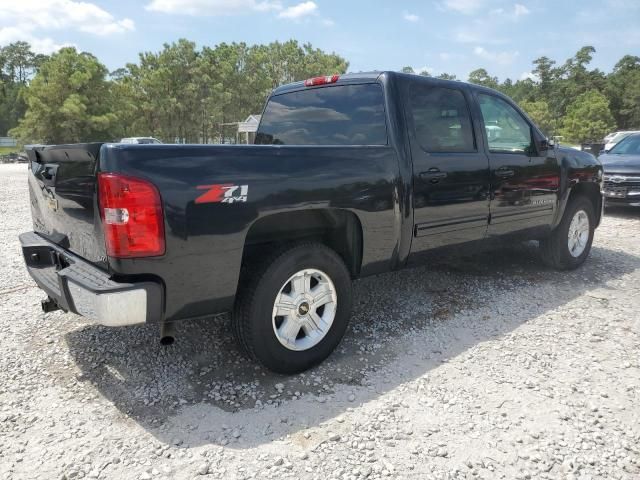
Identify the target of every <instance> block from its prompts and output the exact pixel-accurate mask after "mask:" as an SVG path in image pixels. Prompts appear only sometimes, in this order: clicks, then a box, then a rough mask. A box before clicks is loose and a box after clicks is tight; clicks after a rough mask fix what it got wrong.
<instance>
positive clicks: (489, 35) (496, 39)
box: [454, 23, 508, 45]
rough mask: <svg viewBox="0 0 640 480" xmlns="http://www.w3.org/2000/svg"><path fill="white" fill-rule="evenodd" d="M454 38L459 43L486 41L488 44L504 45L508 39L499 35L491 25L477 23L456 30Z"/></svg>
mask: <svg viewBox="0 0 640 480" xmlns="http://www.w3.org/2000/svg"><path fill="white" fill-rule="evenodd" d="M454 39H455V41H456V42H459V43H484V44H488V45H504V44H505V43H508V40H507V39H506V38H504V37H500V36H499V35H497V34H496V33H495V32H494V31H493V30H492V28H491V26H490V25H485V24H483V23H476V24H474V25H473V26H472V27H471V28H460V29H458V30H456V31H455V33H454Z"/></svg>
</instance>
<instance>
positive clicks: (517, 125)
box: [478, 93, 531, 153]
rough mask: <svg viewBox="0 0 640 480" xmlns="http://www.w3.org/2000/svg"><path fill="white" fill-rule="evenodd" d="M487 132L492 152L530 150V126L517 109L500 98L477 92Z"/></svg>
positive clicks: (523, 151)
mask: <svg viewBox="0 0 640 480" xmlns="http://www.w3.org/2000/svg"><path fill="white" fill-rule="evenodd" d="M478 101H479V103H480V110H481V111H482V117H483V119H484V128H485V130H486V132H487V142H488V145H489V150H490V151H491V152H494V153H527V152H529V151H530V150H531V127H530V126H529V124H528V123H527V121H526V120H525V119H524V117H523V116H522V115H520V113H518V111H517V110H516V109H515V108H513V107H512V106H511V105H509V104H508V103H507V102H505V101H504V100H502V99H501V98H498V97H494V96H493V95H486V94H484V93H480V94H478Z"/></svg>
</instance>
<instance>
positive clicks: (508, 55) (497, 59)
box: [473, 47, 520, 65]
mask: <svg viewBox="0 0 640 480" xmlns="http://www.w3.org/2000/svg"><path fill="white" fill-rule="evenodd" d="M473 53H474V54H475V55H476V56H477V57H480V58H482V59H484V60H488V61H490V62H494V63H498V64H500V65H510V64H512V63H513V62H514V60H515V59H516V58H517V57H518V55H520V54H519V53H518V52H491V51H489V50H486V49H485V48H484V47H475V48H474V49H473Z"/></svg>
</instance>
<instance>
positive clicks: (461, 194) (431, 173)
mask: <svg viewBox="0 0 640 480" xmlns="http://www.w3.org/2000/svg"><path fill="white" fill-rule="evenodd" d="M467 95H468V94H467V93H466V92H465V90H464V89H463V88H456V87H449V86H447V87H440V86H437V85H433V84H431V83H429V82H415V83H413V82H412V83H411V84H410V85H409V91H408V92H407V97H406V98H407V102H406V109H407V120H408V124H409V125H408V126H409V129H408V130H409V139H410V144H411V155H412V160H413V192H414V194H413V208H414V223H415V226H414V239H413V242H412V246H411V252H412V254H416V253H420V252H422V251H425V250H429V249H432V248H437V247H441V246H447V245H455V244H461V243H465V242H469V241H474V240H480V239H482V238H484V237H485V235H486V230H487V223H488V216H489V200H488V192H489V165H488V160H487V156H486V154H485V153H484V151H483V150H482V149H481V148H479V147H478V144H477V142H476V135H475V133H474V132H475V129H474V125H473V122H472V120H471V113H470V109H469V103H468V98H467Z"/></svg>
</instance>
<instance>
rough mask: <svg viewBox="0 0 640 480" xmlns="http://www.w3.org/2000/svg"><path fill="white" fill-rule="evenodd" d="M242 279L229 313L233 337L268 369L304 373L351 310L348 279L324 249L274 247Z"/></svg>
mask: <svg viewBox="0 0 640 480" xmlns="http://www.w3.org/2000/svg"><path fill="white" fill-rule="evenodd" d="M244 281H245V284H244V286H243V287H242V288H241V289H240V292H239V294H238V298H237V301H236V308H235V312H234V316H233V323H234V327H235V328H234V330H235V333H236V337H237V338H238V340H239V342H240V344H241V345H242V346H243V347H244V349H245V350H246V351H247V353H248V354H249V356H251V357H252V358H253V359H255V360H257V361H259V362H260V363H262V364H263V365H264V366H266V367H267V368H269V369H270V370H273V371H275V372H278V373H297V372H301V371H304V370H306V369H308V368H310V367H312V366H314V365H316V364H318V363H320V362H321V361H322V360H324V359H325V358H327V357H328V356H329V355H330V354H331V352H332V351H333V350H334V349H335V348H336V346H337V345H338V344H339V343H340V340H341V339H342V337H343V336H344V333H345V331H346V329H347V324H348V322H349V316H350V314H351V278H350V276H349V272H348V270H347V268H346V267H345V265H344V262H343V261H342V259H341V258H340V256H338V255H337V254H336V253H335V252H334V251H333V250H331V249H330V248H327V247H326V246H324V245H322V244H318V243H308V244H301V245H296V246H293V247H290V248H287V249H284V250H280V251H278V252H276V253H274V254H273V255H272V256H270V257H269V258H267V259H266V260H265V261H264V262H262V264H261V265H260V266H258V267H257V268H255V269H254V270H253V271H246V272H245V275H244Z"/></svg>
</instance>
